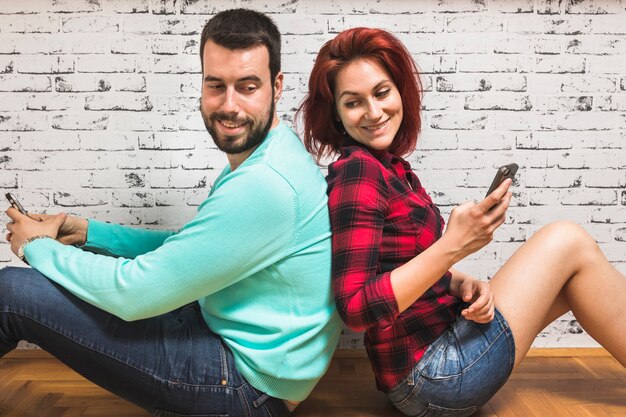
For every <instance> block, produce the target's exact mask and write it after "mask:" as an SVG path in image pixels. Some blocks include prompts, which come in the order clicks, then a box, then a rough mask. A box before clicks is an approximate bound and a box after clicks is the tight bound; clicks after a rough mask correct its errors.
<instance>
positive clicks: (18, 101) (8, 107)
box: [0, 93, 26, 114]
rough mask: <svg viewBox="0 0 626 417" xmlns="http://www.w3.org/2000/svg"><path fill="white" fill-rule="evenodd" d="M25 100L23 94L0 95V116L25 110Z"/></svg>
mask: <svg viewBox="0 0 626 417" xmlns="http://www.w3.org/2000/svg"><path fill="white" fill-rule="evenodd" d="M25 108H26V106H25V99H24V94H22V93H0V114H2V113H3V112H14V111H20V110H24V109H25Z"/></svg>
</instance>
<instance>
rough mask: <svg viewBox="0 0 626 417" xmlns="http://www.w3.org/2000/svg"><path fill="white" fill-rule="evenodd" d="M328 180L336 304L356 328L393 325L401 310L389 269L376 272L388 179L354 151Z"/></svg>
mask: <svg viewBox="0 0 626 417" xmlns="http://www.w3.org/2000/svg"><path fill="white" fill-rule="evenodd" d="M330 172H331V174H332V176H333V178H332V180H331V181H330V182H329V198H328V204H329V211H330V222H331V225H332V231H333V262H332V279H333V289H334V293H335V300H336V304H337V310H338V312H339V314H340V315H341V318H342V319H343V320H344V322H345V323H346V324H347V325H348V326H349V327H350V328H352V329H353V330H356V331H362V330H365V329H367V328H369V327H371V326H373V325H380V326H381V327H383V328H386V327H389V326H391V325H392V324H393V322H394V321H395V319H396V318H397V316H398V314H399V311H398V306H397V302H396V299H395V295H394V293H393V289H392V287H391V276H390V275H391V274H390V273H388V272H387V273H378V262H379V252H380V246H381V243H382V235H383V226H384V221H385V213H386V211H387V195H388V191H387V184H386V182H385V180H384V178H383V175H382V173H381V170H380V167H378V166H377V165H376V163H375V162H374V161H370V160H368V159H366V158H363V157H360V156H359V154H358V153H354V154H352V155H351V156H350V157H349V158H348V159H347V160H343V161H341V163H336V164H335V167H333V169H332V171H330Z"/></svg>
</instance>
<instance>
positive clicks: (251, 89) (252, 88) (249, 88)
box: [243, 85, 258, 93]
mask: <svg viewBox="0 0 626 417" xmlns="http://www.w3.org/2000/svg"><path fill="white" fill-rule="evenodd" d="M257 88H258V87H257V86H256V85H246V86H244V87H243V91H245V92H247V93H252V92H254V91H256V90H257Z"/></svg>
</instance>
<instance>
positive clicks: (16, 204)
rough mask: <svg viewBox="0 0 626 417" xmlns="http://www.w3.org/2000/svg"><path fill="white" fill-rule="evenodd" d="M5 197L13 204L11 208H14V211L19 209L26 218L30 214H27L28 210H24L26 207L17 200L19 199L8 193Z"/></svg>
mask: <svg viewBox="0 0 626 417" xmlns="http://www.w3.org/2000/svg"><path fill="white" fill-rule="evenodd" d="M5 195H6V198H7V200H9V203H10V204H11V206H13V208H14V209H17V210H18V211H19V212H20V213H22V214H23V215H24V216H28V213H27V212H26V210H24V207H23V206H22V205H21V204H20V202H19V201H18V200H17V198H15V196H14V195H13V194H11V193H6V194H5Z"/></svg>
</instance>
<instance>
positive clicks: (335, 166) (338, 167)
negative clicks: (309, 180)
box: [328, 145, 384, 172]
mask: <svg viewBox="0 0 626 417" xmlns="http://www.w3.org/2000/svg"><path fill="white" fill-rule="evenodd" d="M353 169H360V170H362V169H367V170H374V171H378V172H380V171H382V170H383V169H384V166H383V164H382V163H381V162H380V161H379V160H378V159H377V158H376V156H374V155H373V154H372V153H371V152H370V151H369V150H367V149H366V148H363V147H362V146H357V145H350V146H343V147H342V148H341V154H340V156H339V158H337V160H336V161H335V162H333V163H331V164H330V165H329V166H328V170H329V172H331V171H335V172H339V171H343V170H350V171H352V170H353Z"/></svg>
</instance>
